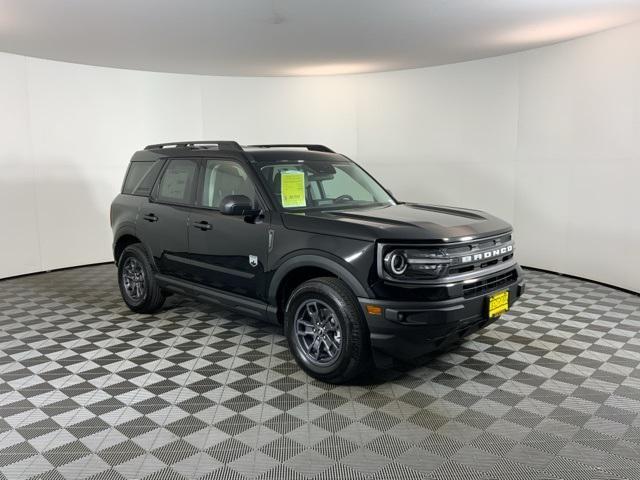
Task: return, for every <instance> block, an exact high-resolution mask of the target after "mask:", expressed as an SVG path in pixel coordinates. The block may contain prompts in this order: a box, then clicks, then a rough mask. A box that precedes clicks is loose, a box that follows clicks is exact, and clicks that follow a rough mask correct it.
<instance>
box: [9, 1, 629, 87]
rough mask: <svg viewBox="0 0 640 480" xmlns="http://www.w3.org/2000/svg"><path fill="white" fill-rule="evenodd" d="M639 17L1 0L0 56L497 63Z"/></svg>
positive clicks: (235, 66) (477, 5)
mask: <svg viewBox="0 0 640 480" xmlns="http://www.w3.org/2000/svg"><path fill="white" fill-rule="evenodd" d="M637 20H640V0H28V1H27V0H0V51H5V52H12V53H19V54H23V55H29V56H35V57H42V58H49V59H55V60H62V61H67V62H76V63H85V64H91V65H102V66H110V67H120V68H130V69H139V70H154V71H163V72H182V73H199V74H212V75H323V74H340V73H361V72H372V71H384V70H395V69H404V68H415V67H423V66H430V65H439V64H446V63H453V62H460V61H464V60H472V59H477V58H483V57H489V56H493V55H500V54H504V53H510V52H515V51H519V50H524V49H528V48H532V47H537V46H541V45H545V44H550V43H555V42H558V41H562V40H566V39H570V38H575V37H578V36H581V35H585V34H589V33H593V32H596V31H599V30H604V29H607V28H611V27H614V26H618V25H622V24H625V23H630V22H633V21H637Z"/></svg>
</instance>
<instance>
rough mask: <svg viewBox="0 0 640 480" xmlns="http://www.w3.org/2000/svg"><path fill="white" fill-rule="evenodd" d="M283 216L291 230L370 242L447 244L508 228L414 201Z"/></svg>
mask: <svg viewBox="0 0 640 480" xmlns="http://www.w3.org/2000/svg"><path fill="white" fill-rule="evenodd" d="M282 217H283V222H284V224H285V226H286V227H287V228H290V229H294V230H303V231H307V232H314V233H322V234H330V235H338V236H344V237H349V238H357V239H362V240H371V241H375V240H409V241H429V242H434V243H450V242H456V241H461V240H465V241H466V240H471V239H472V238H478V237H487V236H491V235H499V234H501V233H505V232H509V231H510V230H511V225H509V224H508V223H507V222H505V221H503V220H500V219H499V218H497V217H494V216H493V215H489V214H488V213H484V212H481V211H478V210H467V209H461V208H454V207H443V206H436V205H421V204H417V203H401V204H398V205H385V206H382V207H372V208H353V209H346V210H328V211H322V212H315V211H310V212H305V213H285V214H283V216H282ZM468 237H472V238H468Z"/></svg>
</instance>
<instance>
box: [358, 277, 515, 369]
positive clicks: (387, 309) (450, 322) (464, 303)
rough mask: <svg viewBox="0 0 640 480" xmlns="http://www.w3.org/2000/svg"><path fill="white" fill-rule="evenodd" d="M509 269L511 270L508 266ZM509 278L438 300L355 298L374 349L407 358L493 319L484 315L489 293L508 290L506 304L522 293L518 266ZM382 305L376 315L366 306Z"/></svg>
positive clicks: (445, 343)
mask: <svg viewBox="0 0 640 480" xmlns="http://www.w3.org/2000/svg"><path fill="white" fill-rule="evenodd" d="M510 270H512V269H510ZM513 271H514V272H515V274H514V275H513V279H512V280H510V281H509V283H506V284H504V285H500V286H498V287H496V288H494V289H490V290H488V291H483V292H482V293H480V294H477V295H473V296H468V297H465V296H464V295H461V296H459V297H456V298H451V299H448V300H441V301H429V302H425V301H394V300H376V299H371V298H359V299H358V300H359V301H360V305H361V307H362V310H363V312H364V315H365V317H366V319H367V323H368V326H369V332H370V335H371V346H372V347H373V349H374V350H376V351H378V352H382V353H384V354H386V355H389V356H391V357H394V358H400V359H404V360H409V359H412V358H417V357H420V356H423V355H425V354H428V353H430V352H433V351H435V350H440V349H442V348H444V347H446V346H447V345H448V344H451V343H453V342H455V341H457V340H459V339H461V338H463V337H465V336H467V335H470V334H471V333H473V332H475V331H477V330H479V329H481V328H484V327H485V326H487V325H489V324H490V323H492V322H494V321H495V320H496V319H495V318H493V319H490V318H489V315H488V301H489V300H488V298H489V296H490V295H491V294H492V293H495V292H498V291H502V290H508V291H509V307H511V306H512V305H513V303H514V302H515V301H516V300H517V299H518V298H519V297H520V296H521V295H522V294H523V292H524V286H525V284H524V278H523V273H522V269H521V268H520V267H519V266H516V267H515V269H513ZM368 305H369V306H379V307H382V312H381V313H380V314H379V315H374V314H371V313H369V312H368V309H367V306H368Z"/></svg>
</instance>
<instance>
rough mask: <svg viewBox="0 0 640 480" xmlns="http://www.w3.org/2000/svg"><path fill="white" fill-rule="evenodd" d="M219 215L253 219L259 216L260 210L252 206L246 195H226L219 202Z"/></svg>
mask: <svg viewBox="0 0 640 480" xmlns="http://www.w3.org/2000/svg"><path fill="white" fill-rule="evenodd" d="M220 213H222V214H223V215H243V216H245V217H255V216H258V215H259V214H260V210H258V209H256V208H255V207H254V206H253V202H252V201H251V199H250V198H249V197H247V196H246V195H227V196H226V197H224V198H223V199H222V201H221V202H220Z"/></svg>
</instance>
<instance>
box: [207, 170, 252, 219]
mask: <svg viewBox="0 0 640 480" xmlns="http://www.w3.org/2000/svg"><path fill="white" fill-rule="evenodd" d="M203 179H204V180H203V181H204V184H203V186H202V197H201V198H200V205H202V206H203V207H210V208H218V206H219V205H220V202H221V201H222V199H223V198H224V197H226V196H227V195H245V196H247V197H249V198H250V199H251V201H252V202H253V203H255V199H256V194H255V189H254V186H253V183H252V182H251V180H250V179H249V178H248V177H247V172H245V170H244V169H243V168H242V167H241V166H240V165H239V164H237V163H236V162H233V161H230V160H207V164H206V167H205V170H204V176H203Z"/></svg>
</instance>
